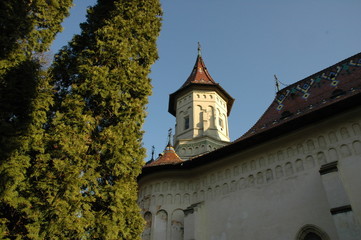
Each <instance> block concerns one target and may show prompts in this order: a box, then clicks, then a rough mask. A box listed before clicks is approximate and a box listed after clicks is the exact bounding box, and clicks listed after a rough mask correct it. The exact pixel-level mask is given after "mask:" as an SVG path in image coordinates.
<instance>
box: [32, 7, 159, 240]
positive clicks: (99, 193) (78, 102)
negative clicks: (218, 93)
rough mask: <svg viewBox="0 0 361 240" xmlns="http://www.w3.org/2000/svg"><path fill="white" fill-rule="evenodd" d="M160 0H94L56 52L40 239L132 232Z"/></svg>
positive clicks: (136, 233)
mask: <svg viewBox="0 0 361 240" xmlns="http://www.w3.org/2000/svg"><path fill="white" fill-rule="evenodd" d="M161 14H162V13H161V7H160V3H159V0H144V1H139V0H127V1H124V0H99V1H98V3H97V5H95V6H94V7H92V8H90V9H89V11H88V15H87V22H86V23H84V24H82V33H81V34H80V35H77V36H75V37H74V38H73V40H72V41H71V43H69V45H68V46H67V47H65V48H63V49H62V50H61V51H60V52H59V54H58V55H56V57H55V60H54V64H53V66H52V75H53V79H54V86H55V89H56V91H57V96H56V101H55V107H54V116H52V122H51V124H50V126H49V134H50V135H49V141H48V148H47V150H46V152H45V153H44V155H43V156H44V158H43V159H44V163H45V162H46V164H44V165H43V166H44V168H43V169H42V170H41V171H38V172H37V173H36V177H35V175H34V179H35V178H36V179H37V182H38V183H39V184H38V189H39V191H42V192H46V193H47V194H48V195H47V197H46V201H47V208H46V215H47V216H49V222H50V224H48V226H47V228H48V229H47V230H46V231H45V232H46V233H47V235H46V236H45V238H46V239H139V238H140V234H141V232H142V230H143V225H144V221H143V219H142V217H141V215H140V209H139V207H138V206H137V204H136V199H137V182H136V177H137V176H138V175H139V173H140V171H141V167H142V165H143V159H144V157H145V151H144V149H143V147H142V142H141V141H142V130H141V128H142V124H143V121H144V117H145V105H146V104H147V101H148V100H147V99H148V96H149V95H150V94H151V84H150V79H149V78H148V75H149V73H150V67H151V65H152V64H153V63H154V62H155V60H156V59H157V57H158V56H157V48H156V40H157V37H158V35H159V31H160V26H161Z"/></svg>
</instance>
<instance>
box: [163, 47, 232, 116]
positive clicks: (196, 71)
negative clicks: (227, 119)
mask: <svg viewBox="0 0 361 240" xmlns="http://www.w3.org/2000/svg"><path fill="white" fill-rule="evenodd" d="M193 89H197V90H213V91H216V92H217V93H218V94H219V95H220V96H221V97H222V98H223V99H224V100H225V101H226V102H227V115H229V114H230V112H231V108H232V105H233V102H234V98H232V97H231V96H230V95H229V94H228V93H227V92H226V90H224V89H223V88H222V87H221V86H220V85H219V84H218V83H216V81H214V80H213V78H212V76H211V75H210V74H209V72H208V70H207V67H206V65H205V64H204V61H203V58H202V56H201V53H200V47H198V55H197V59H196V63H195V64H194V67H193V70H192V72H191V74H190V75H189V77H188V78H187V80H186V81H185V82H184V83H183V85H182V86H181V87H180V88H179V89H178V90H177V91H175V92H174V93H172V94H170V95H169V106H168V112H169V113H171V114H172V115H173V116H175V115H176V108H177V107H176V102H177V98H178V97H180V96H182V95H183V94H185V93H186V92H188V91H190V90H193Z"/></svg>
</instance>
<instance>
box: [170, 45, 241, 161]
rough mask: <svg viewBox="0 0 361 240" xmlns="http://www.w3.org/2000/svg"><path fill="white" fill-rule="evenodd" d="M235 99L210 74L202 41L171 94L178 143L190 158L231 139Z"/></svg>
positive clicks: (178, 148)
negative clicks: (187, 71)
mask: <svg viewBox="0 0 361 240" xmlns="http://www.w3.org/2000/svg"><path fill="white" fill-rule="evenodd" d="M233 102H234V99H233V98H232V97H231V96H230V95H229V94H228V93H227V92H226V91H225V90H224V89H223V88H222V87H221V86H220V85H219V84H218V83H216V82H215V81H214V80H213V78H212V77H211V75H210V74H209V72H208V70H207V67H206V66H205V64H204V62H203V59H202V56H201V49H200V45H199V43H198V55H197V59H196V63H195V65H194V67H193V70H192V72H191V74H190V76H189V77H188V79H187V80H186V81H185V82H184V84H183V85H182V86H181V87H180V88H179V89H178V90H177V91H175V92H174V93H172V94H170V96H169V108H168V111H169V113H171V114H172V115H173V116H175V117H176V126H175V135H174V147H175V151H176V152H177V154H178V155H179V156H180V157H181V158H182V159H183V160H187V159H190V158H192V157H194V156H198V155H201V154H204V153H207V152H210V151H213V150H215V149H217V148H219V147H222V146H224V145H227V144H228V143H229V142H230V138H229V129H228V116H229V114H230V111H231V108H232V105H233Z"/></svg>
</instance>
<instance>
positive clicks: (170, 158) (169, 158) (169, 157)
mask: <svg viewBox="0 0 361 240" xmlns="http://www.w3.org/2000/svg"><path fill="white" fill-rule="evenodd" d="M180 162H183V160H182V159H180V157H179V156H178V154H177V153H176V152H175V151H174V148H173V146H172V145H171V144H170V142H169V143H168V145H167V146H166V148H165V149H164V152H163V153H162V154H160V155H159V157H158V158H157V159H156V160H154V161H152V162H150V163H148V164H147V165H145V166H144V167H152V166H159V165H171V164H177V163H180Z"/></svg>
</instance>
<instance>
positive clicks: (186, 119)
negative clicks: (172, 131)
mask: <svg viewBox="0 0 361 240" xmlns="http://www.w3.org/2000/svg"><path fill="white" fill-rule="evenodd" d="M188 128H189V116H186V117H184V130H186V129H188Z"/></svg>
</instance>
